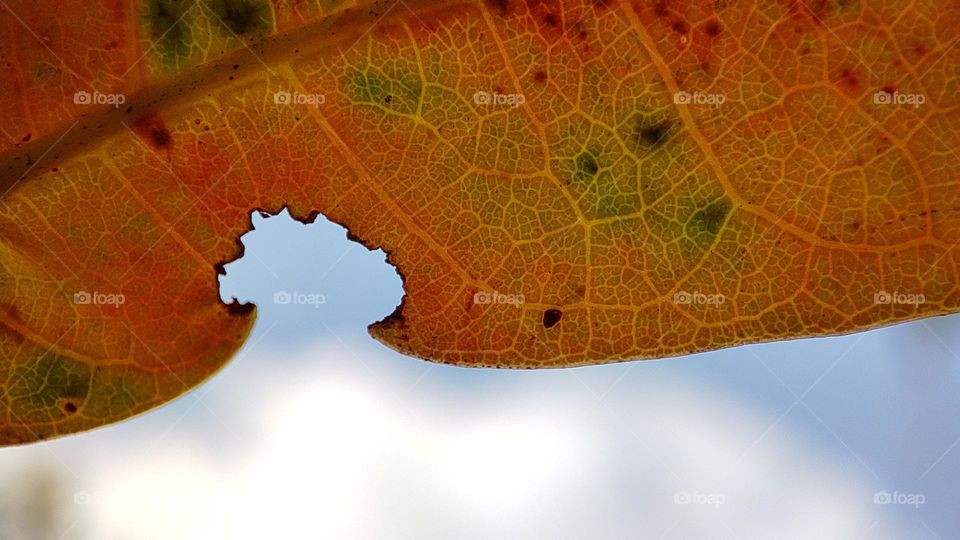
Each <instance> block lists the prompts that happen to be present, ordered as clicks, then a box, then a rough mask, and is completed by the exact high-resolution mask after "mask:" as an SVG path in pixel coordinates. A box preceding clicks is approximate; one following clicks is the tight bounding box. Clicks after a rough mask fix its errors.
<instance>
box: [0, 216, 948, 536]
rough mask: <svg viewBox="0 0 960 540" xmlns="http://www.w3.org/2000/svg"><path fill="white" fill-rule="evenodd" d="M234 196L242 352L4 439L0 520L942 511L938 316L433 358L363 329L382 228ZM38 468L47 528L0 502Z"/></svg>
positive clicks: (502, 526) (382, 298)
mask: <svg viewBox="0 0 960 540" xmlns="http://www.w3.org/2000/svg"><path fill="white" fill-rule="evenodd" d="M253 221H254V224H255V226H256V230H255V231H253V232H251V233H249V234H247V235H246V236H244V237H243V241H244V243H245V245H246V247H247V251H246V255H245V257H244V258H243V259H242V260H240V261H238V262H236V263H233V264H230V265H228V266H227V275H226V276H225V277H224V278H222V280H221V293H222V296H223V297H224V298H226V299H229V298H232V297H237V298H239V299H240V300H250V301H253V302H255V303H256V304H257V305H258V313H259V319H258V323H257V326H256V328H255V329H254V332H253V334H252V336H251V337H250V339H249V341H248V343H247V344H246V345H245V347H244V348H243V350H242V351H241V352H240V354H238V355H237V357H236V358H235V359H234V360H233V361H232V362H231V364H230V365H228V366H227V367H226V368H225V369H224V370H223V371H222V372H221V373H219V374H218V375H217V376H215V377H214V378H213V379H212V380H211V381H209V382H208V383H207V384H205V385H204V386H202V387H200V388H199V389H197V390H195V391H194V392H191V393H190V394H188V395H186V396H184V397H183V398H181V399H179V400H177V401H176V402H174V403H172V404H170V405H168V406H166V407H163V408H162V409H160V410H158V411H154V412H152V413H150V414H147V415H144V416H141V417H139V418H136V419H133V420H131V421H128V422H124V423H122V424H119V425H116V426H112V427H108V428H105V429H100V430H97V431H94V432H91V433H87V434H82V435H78V436H75V437H69V438H66V439H61V440H56V441H52V442H50V443H45V444H40V445H32V446H27V447H22V448H15V449H8V450H4V451H3V452H2V453H0V474H2V475H3V477H4V478H5V479H6V482H5V483H4V484H5V485H4V486H2V487H0V538H35V537H42V538H45V537H47V536H49V537H51V538H63V539H71V538H77V539H85V538H98V539H99V538H263V537H265V536H269V537H277V538H282V537H304V536H306V537H338V538H339V537H351V538H383V537H391V538H395V537H417V538H451V537H455V538H491V537H511V538H512V537H531V538H568V537H569V538H574V537H584V536H589V537H592V538H622V537H626V536H629V537H633V538H759V537H771V536H774V535H776V536H778V537H781V538H810V537H814V536H815V537H817V538H891V537H898V538H905V537H910V538H952V537H956V536H958V534H960V524H958V523H957V522H956V519H955V507H956V501H957V500H958V499H960V498H958V491H960V487H958V486H960V482H958V479H960V448H956V447H957V446H960V444H958V441H960V424H958V423H957V422H955V421H954V416H955V414H956V411H957V410H960V359H958V358H957V356H956V354H955V351H960V338H958V337H957V336H958V335H960V333H958V332H957V329H958V321H960V319H958V318H957V317H944V318H938V319H931V320H926V321H918V322H914V323H908V324H903V325H898V326H893V327H889V328H885V329H881V330H877V331H871V332H866V333H860V334H854V335H850V336H843V337H835V338H821V339H805V340H796V341H789V342H779V343H770V344H763V345H756V346H749V347H738V348H734V349H728V350H723V351H716V352H712V353H705V354H698V355H692V356H688V357H683V358H674V359H667V360H662V361H647V362H631V363H625V364H618V365H608V366H594V367H585V368H577V369H566V370H546V371H497V370H488V369H481V370H469V369H462V368H454V367H450V366H444V365H435V364H431V363H427V362H423V361H420V360H415V359H411V358H407V357H404V356H401V355H399V354H396V353H394V352H392V351H390V350H388V349H387V348H385V347H383V346H381V345H380V344H378V343H376V342H374V341H373V340H372V339H371V338H369V337H368V336H367V334H366V326H367V324H369V323H370V322H373V321H375V320H378V319H380V318H382V317H383V316H385V315H386V314H388V313H390V312H391V311H392V310H393V308H394V306H395V305H396V304H397V303H398V302H399V299H400V296H401V294H402V291H401V287H400V280H399V277H398V276H397V274H396V273H395V272H394V270H393V269H392V268H391V267H390V266H389V265H387V264H386V263H385V262H384V256H383V253H381V252H370V251H367V250H366V249H365V248H363V247H362V246H360V245H359V244H355V243H352V242H349V241H347V240H346V238H345V232H344V230H343V229H342V228H340V227H339V226H336V225H334V224H331V223H329V222H327V221H325V220H324V219H323V218H320V219H319V220H318V221H317V223H315V224H313V225H310V226H305V225H303V224H300V223H297V222H295V221H293V220H291V219H289V218H288V217H287V216H285V215H281V216H279V217H274V218H266V219H265V218H263V217H261V216H259V215H256V214H255V215H254V218H253ZM277 292H289V293H300V294H301V295H315V296H314V297H313V298H322V300H323V302H322V303H320V302H315V303H314V304H312V305H285V304H275V303H274V302H273V298H274V295H275V294H276V293H277ZM37 486H40V487H41V488H44V490H45V492H48V495H47V499H48V503H49V506H50V507H51V508H53V509H54V510H55V512H54V514H55V516H53V517H52V518H51V519H49V520H48V523H46V524H45V525H43V527H47V529H48V530H47V531H46V532H44V533H43V534H45V535H46V536H41V535H35V536H30V535H27V534H25V532H24V531H27V530H28V529H30V528H31V527H33V528H37V527H41V526H40V525H36V524H33V525H31V524H29V523H27V524H25V523H24V522H23V521H22V519H23V517H22V515H25V514H22V512H20V510H23V509H24V507H28V508H27V509H31V508H34V506H36V505H37V504H40V503H37V502H36V501H34V500H33V499H32V498H31V497H28V496H27V495H28V494H30V493H33V491H36V490H38V489H40V488H38V487H37ZM31 490H32V491H31ZM17 516H20V517H17ZM41 528H42V527H41Z"/></svg>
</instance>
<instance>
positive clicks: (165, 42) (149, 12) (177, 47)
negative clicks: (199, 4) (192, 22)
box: [143, 0, 193, 57]
mask: <svg viewBox="0 0 960 540" xmlns="http://www.w3.org/2000/svg"><path fill="white" fill-rule="evenodd" d="M187 7H188V6H186V5H185V3H181V2H179V1H177V0H148V1H147V5H146V8H145V9H144V11H143V13H144V18H145V19H146V25H147V28H148V30H149V33H150V37H152V38H153V40H154V43H153V44H154V46H155V47H156V48H157V52H158V53H160V54H161V55H164V54H172V56H174V57H178V56H185V55H187V54H188V53H189V50H190V45H191V42H192V40H193V39H192V36H191V34H190V29H189V28H188V27H187V25H186V23H185V22H184V21H183V15H184V13H185V12H186V9H187Z"/></svg>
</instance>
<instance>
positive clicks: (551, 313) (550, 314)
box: [543, 309, 563, 328]
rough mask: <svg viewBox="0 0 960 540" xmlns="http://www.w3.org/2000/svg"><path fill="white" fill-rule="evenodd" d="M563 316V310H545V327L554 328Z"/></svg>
mask: <svg viewBox="0 0 960 540" xmlns="http://www.w3.org/2000/svg"><path fill="white" fill-rule="evenodd" d="M562 317H563V312H562V311H560V310H559V309H548V310H546V311H544V312H543V327H544V328H553V327H554V326H556V325H557V323H558V322H560V319H561V318H562Z"/></svg>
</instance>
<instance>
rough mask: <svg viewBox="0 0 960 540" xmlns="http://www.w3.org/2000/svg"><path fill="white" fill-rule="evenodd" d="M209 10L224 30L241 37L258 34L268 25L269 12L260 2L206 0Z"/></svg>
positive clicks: (258, 0)
mask: <svg viewBox="0 0 960 540" xmlns="http://www.w3.org/2000/svg"><path fill="white" fill-rule="evenodd" d="M207 2H208V6H209V7H210V10H211V11H213V13H214V14H216V19H217V22H218V23H219V24H221V25H222V26H223V27H224V29H225V30H229V31H230V33H233V34H236V35H238V36H242V35H244V34H248V33H260V32H263V31H264V30H266V29H267V27H268V26H269V23H270V10H269V9H268V8H267V5H266V4H265V3H264V2H263V1H262V0H215V1H210V0H207Z"/></svg>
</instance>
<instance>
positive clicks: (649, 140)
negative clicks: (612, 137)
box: [633, 116, 673, 150]
mask: <svg viewBox="0 0 960 540" xmlns="http://www.w3.org/2000/svg"><path fill="white" fill-rule="evenodd" d="M672 127H673V122H671V121H669V120H661V121H655V122H650V120H648V119H647V118H645V117H643V116H640V117H639V118H637V120H636V121H635V124H634V127H633V140H634V142H635V143H636V145H637V146H638V147H639V148H640V149H641V150H656V149H657V148H660V147H662V146H663V145H664V144H666V142H667V139H669V135H670V130H671V128H672Z"/></svg>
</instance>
